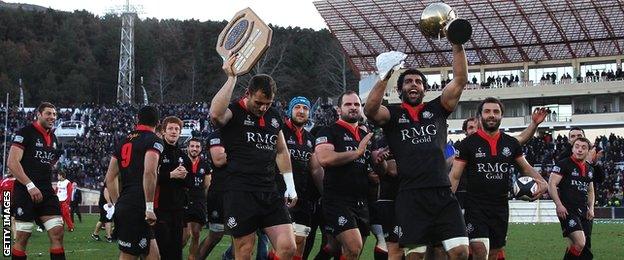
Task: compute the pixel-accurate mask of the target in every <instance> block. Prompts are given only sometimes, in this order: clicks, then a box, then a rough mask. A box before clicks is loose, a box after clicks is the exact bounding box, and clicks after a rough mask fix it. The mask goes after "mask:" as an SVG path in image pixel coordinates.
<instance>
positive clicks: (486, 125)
mask: <svg viewBox="0 0 624 260" xmlns="http://www.w3.org/2000/svg"><path fill="white" fill-rule="evenodd" d="M492 120H494V121H495V123H494V125H491V124H490V123H489V122H488V121H492ZM492 120H487V119H485V118H483V119H481V125H482V126H483V129H485V130H486V131H488V132H494V131H496V130H498V128H499V127H500V124H501V120H496V119H492Z"/></svg>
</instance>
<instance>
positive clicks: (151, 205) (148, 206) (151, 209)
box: [145, 202, 154, 213]
mask: <svg viewBox="0 0 624 260" xmlns="http://www.w3.org/2000/svg"><path fill="white" fill-rule="evenodd" d="M145 211H149V212H152V213H153V212H154V202H145Z"/></svg>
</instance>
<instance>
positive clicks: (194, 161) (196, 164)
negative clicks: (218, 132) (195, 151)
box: [189, 156, 200, 174]
mask: <svg viewBox="0 0 624 260" xmlns="http://www.w3.org/2000/svg"><path fill="white" fill-rule="evenodd" d="M189 158H191V157H190V156H189ZM199 161H200V160H199V156H197V158H195V160H193V159H191V162H193V169H192V171H193V173H194V174H197V168H199Z"/></svg>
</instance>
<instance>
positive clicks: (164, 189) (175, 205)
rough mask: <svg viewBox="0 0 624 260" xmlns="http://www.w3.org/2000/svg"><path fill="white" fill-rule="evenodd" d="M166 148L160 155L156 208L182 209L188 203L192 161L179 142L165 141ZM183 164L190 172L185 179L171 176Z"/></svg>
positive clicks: (155, 198)
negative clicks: (170, 142)
mask: <svg viewBox="0 0 624 260" xmlns="http://www.w3.org/2000/svg"><path fill="white" fill-rule="evenodd" d="M164 147H165V149H164V150H163V152H162V154H161V155H160V162H159V167H158V183H157V186H156V194H155V195H154V208H159V209H164V210H181V209H183V208H184V206H186V205H187V202H188V200H187V199H188V198H187V190H188V186H187V184H189V183H190V181H189V179H190V178H191V176H192V175H191V169H192V163H191V159H189V158H188V156H187V155H186V153H184V152H183V151H182V149H180V147H179V146H178V145H177V144H174V145H171V144H168V143H167V142H166V141H165V142H164ZM180 165H182V166H183V167H184V168H186V171H187V172H188V173H187V174H186V177H185V178H184V179H176V178H171V172H172V171H173V170H175V169H176V168H178V167H179V166H180Z"/></svg>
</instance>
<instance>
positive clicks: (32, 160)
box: [13, 122, 62, 192]
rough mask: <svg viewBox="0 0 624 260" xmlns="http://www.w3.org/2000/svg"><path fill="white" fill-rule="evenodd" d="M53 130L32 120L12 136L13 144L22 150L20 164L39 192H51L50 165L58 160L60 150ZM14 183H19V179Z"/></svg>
mask: <svg viewBox="0 0 624 260" xmlns="http://www.w3.org/2000/svg"><path fill="white" fill-rule="evenodd" d="M58 144H59V143H58V140H57V139H56V135H54V132H53V131H48V130H45V129H44V128H43V127H42V126H41V125H40V124H39V123H38V122H33V123H32V124H29V125H27V126H24V127H23V128H22V129H20V130H18V131H17V133H16V134H15V137H13V146H15V147H19V148H21V149H22V150H23V151H24V154H23V156H22V159H21V160H20V164H21V165H22V168H23V169H24V173H26V176H28V178H30V180H31V181H32V182H33V183H34V184H35V185H36V186H37V188H39V190H40V191H41V192H53V191H54V189H53V188H52V183H51V180H52V167H53V166H54V164H55V163H56V161H58V158H59V156H60V154H61V153H62V151H61V150H59V149H57V146H58ZM15 185H18V186H19V185H21V186H23V184H22V183H20V182H19V181H18V182H16V183H15Z"/></svg>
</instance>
